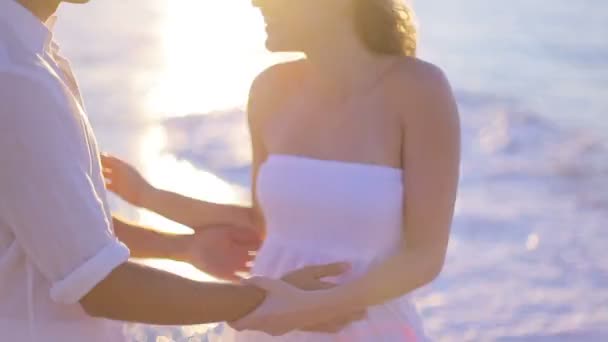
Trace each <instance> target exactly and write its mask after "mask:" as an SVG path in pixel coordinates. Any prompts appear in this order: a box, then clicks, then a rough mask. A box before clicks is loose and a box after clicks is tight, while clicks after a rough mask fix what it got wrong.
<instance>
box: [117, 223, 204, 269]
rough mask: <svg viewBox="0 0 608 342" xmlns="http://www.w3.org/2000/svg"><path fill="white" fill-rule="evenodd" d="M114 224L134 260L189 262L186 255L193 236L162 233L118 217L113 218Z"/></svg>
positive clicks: (119, 237) (118, 235)
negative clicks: (155, 259)
mask: <svg viewBox="0 0 608 342" xmlns="http://www.w3.org/2000/svg"><path fill="white" fill-rule="evenodd" d="M112 224H113V226H114V233H115V234H116V236H117V237H118V239H119V240H120V241H122V242H123V243H124V244H125V245H127V247H129V250H131V256H132V257H134V258H142V259H150V258H157V259H173V260H177V261H188V260H187V259H188V258H187V255H186V254H187V251H188V244H189V243H190V240H192V238H193V236H192V235H174V234H167V233H162V232H159V231H155V230H153V229H151V228H148V227H145V226H142V225H139V224H137V223H133V222H128V221H127V220H125V219H123V218H120V217H117V216H114V217H112Z"/></svg>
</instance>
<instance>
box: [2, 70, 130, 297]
mask: <svg viewBox="0 0 608 342" xmlns="http://www.w3.org/2000/svg"><path fill="white" fill-rule="evenodd" d="M7 84H10V88H8V87H7ZM0 103H1V104H2V106H1V107H0V120H2V126H3V127H2V133H1V135H0V220H2V222H3V223H4V224H6V225H8V226H9V227H10V228H11V230H12V231H13V233H14V235H15V238H16V241H17V243H18V244H19V246H20V247H21V248H22V249H23V250H24V251H25V254H26V256H27V258H28V259H29V260H30V261H31V262H32V263H33V264H34V265H35V267H37V268H38V269H39V271H40V272H41V273H42V274H43V275H44V276H45V277H46V278H47V279H48V280H49V281H50V282H51V284H52V288H51V293H50V296H51V298H52V299H53V300H54V301H56V302H59V303H64V304H73V303H76V302H78V301H79V300H80V299H81V298H82V297H84V296H85V295H86V294H87V293H88V292H90V291H91V290H92V289H93V288H94V287H95V286H96V285H97V284H98V283H99V282H101V281H102V280H103V279H104V278H106V277H107V276H108V275H109V274H110V273H111V272H112V270H114V269H115V268H116V267H118V266H119V265H121V264H123V263H124V262H125V261H126V260H127V259H128V258H129V250H128V249H127V247H126V246H124V245H123V244H122V243H120V242H119V241H118V240H117V238H116V237H115V236H114V234H113V231H112V227H111V222H110V221H109V218H108V217H107V216H106V213H105V210H104V204H103V203H104V202H103V201H102V200H101V197H100V196H105V194H103V193H98V192H99V191H98V189H96V187H95V185H94V184H95V182H94V180H93V177H97V176H99V175H97V176H96V175H91V174H90V172H91V171H90V165H91V164H90V162H91V160H90V159H88V160H87V157H86V153H85V152H84V151H85V149H86V147H87V143H86V140H85V139H86V137H85V135H84V133H83V132H82V129H81V127H82V126H79V121H78V120H79V118H77V117H75V116H74V113H70V112H69V107H67V106H66V108H63V106H62V105H61V104H60V103H59V102H58V101H57V100H56V98H54V97H53V94H51V93H49V92H48V91H46V89H45V88H44V86H43V85H40V84H37V83H36V82H32V81H30V80H28V79H26V78H22V77H17V76H11V75H1V74H0ZM95 158H96V157H95Z"/></svg>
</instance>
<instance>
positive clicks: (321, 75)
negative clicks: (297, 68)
mask: <svg viewBox="0 0 608 342" xmlns="http://www.w3.org/2000/svg"><path fill="white" fill-rule="evenodd" d="M305 54H306V57H307V61H308V64H309V66H310V67H311V71H312V76H313V80H312V82H314V86H315V87H318V88H319V89H320V91H322V92H324V93H329V94H335V95H337V96H340V97H347V96H349V95H351V94H353V93H356V92H357V90H358V89H359V88H360V87H361V85H362V84H365V83H367V82H369V80H370V79H373V78H375V77H376V75H377V74H378V73H380V72H381V70H382V69H384V64H385V63H388V62H389V61H387V58H386V57H383V56H380V55H378V54H375V53H373V52H371V51H369V49H367V48H366V47H365V46H364V45H363V43H362V42H361V41H360V40H359V39H358V37H356V36H355V35H354V34H353V33H350V32H349V33H346V34H342V35H337V36H336V37H334V38H333V39H328V40H326V41H324V42H323V44H319V45H318V47H317V48H314V49H308V51H306V52H305Z"/></svg>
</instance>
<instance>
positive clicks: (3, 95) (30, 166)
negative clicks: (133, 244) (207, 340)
mask: <svg viewBox="0 0 608 342" xmlns="http://www.w3.org/2000/svg"><path fill="white" fill-rule="evenodd" d="M32 98H34V99H36V101H32V100H31V99H32ZM58 101H62V99H61V98H60V97H55V96H54V94H53V93H51V92H50V90H47V89H45V87H44V85H42V84H39V83H37V81H36V80H30V79H27V78H24V77H22V76H19V75H13V74H3V73H1V72H0V103H2V107H1V108H0V119H1V120H2V128H3V134H0V165H2V167H0V194H2V195H1V196H0V217H2V223H3V224H5V225H6V226H7V227H9V228H10V229H11V232H12V233H13V234H14V236H15V243H16V244H17V245H18V246H19V248H21V249H22V250H23V252H24V253H25V254H26V256H27V259H28V261H30V262H31V263H32V264H33V265H34V267H35V268H36V269H37V271H39V272H40V273H41V274H42V276H43V277H44V278H45V279H46V280H48V281H49V283H50V284H51V286H50V287H51V289H50V293H49V297H50V299H52V300H53V301H54V302H56V303H58V304H61V305H79V304H82V306H83V307H84V308H85V310H86V311H87V312H89V313H91V314H93V315H96V316H100V317H107V318H111V319H118V320H130V321H138V322H144V323H156V324H190V323H204V322H209V321H221V320H226V319H234V318H236V317H239V316H241V315H243V314H245V313H246V312H248V311H250V310H251V309H253V308H254V307H255V306H257V305H258V304H259V303H260V302H261V301H262V300H263V299H264V296H265V294H264V292H262V291H260V290H256V289H254V288H251V287H245V286H238V285H230V284H217V285H216V284H203V283H197V282H195V281H190V280H186V279H183V278H180V277H178V276H175V275H172V274H170V273H168V272H163V271H157V270H153V269H150V268H147V267H144V266H139V265H136V264H133V263H129V262H128V258H129V250H128V249H127V247H126V246H125V245H124V244H122V243H121V242H119V241H118V240H117V239H116V237H115V236H114V234H113V232H112V229H111V223H110V222H109V221H108V218H107V217H106V215H105V212H106V211H105V208H104V201H103V200H102V199H101V197H102V196H105V193H103V189H99V187H98V186H97V184H99V183H100V181H101V175H95V174H90V169H89V165H90V163H89V161H88V160H86V156H87V152H88V151H87V150H88V148H87V144H86V142H85V141H82V134H81V133H80V132H78V131H77V129H78V127H80V125H79V123H78V122H77V119H75V118H74V115H73V114H72V113H69V112H66V110H67V109H66V108H68V107H67V106H63V105H61V104H60V103H59V102H58Z"/></svg>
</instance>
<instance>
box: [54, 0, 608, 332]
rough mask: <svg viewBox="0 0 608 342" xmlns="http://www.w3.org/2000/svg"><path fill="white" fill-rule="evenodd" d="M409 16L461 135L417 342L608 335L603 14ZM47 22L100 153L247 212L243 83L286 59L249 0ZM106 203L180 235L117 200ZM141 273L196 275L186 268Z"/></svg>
mask: <svg viewBox="0 0 608 342" xmlns="http://www.w3.org/2000/svg"><path fill="white" fill-rule="evenodd" d="M414 8H415V10H416V12H417V15H418V19H419V23H420V57H421V58H423V59H426V60H429V61H431V62H434V63H436V64H439V65H440V66H441V67H442V68H443V69H444V70H445V71H446V73H447V74H448V76H449V78H450V79H451V81H452V84H453V87H454V89H455V92H456V94H457V97H458V102H459V106H460V110H461V115H462V124H463V126H462V129H463V166H462V168H463V177H462V182H461V187H460V194H459V199H458V204H457V217H456V220H455V224H454V227H453V234H452V239H451V244H450V249H449V258H448V262H447V265H446V268H445V271H444V273H443V274H442V276H441V277H440V278H439V279H438V280H437V281H436V282H435V283H433V284H432V285H431V286H429V287H427V288H424V289H421V290H420V291H418V293H417V296H416V298H417V305H418V307H419V309H420V311H421V313H422V316H423V318H424V321H425V325H426V328H427V330H428V333H429V335H430V337H431V338H432V339H433V340H436V341H608V331H606V330H605V329H606V327H607V326H608V120H606V119H605V117H604V115H606V114H608V41H607V38H606V37H608V26H606V22H608V2H606V1H604V0H578V1H569V0H511V1H502V2H496V1H486V0H467V1H441V0H416V1H415V2H414ZM59 14H60V21H59V23H58V26H57V30H56V39H57V40H58V41H59V43H60V44H61V45H62V51H63V54H65V55H66V56H68V57H70V58H71V60H72V63H73V66H74V68H75V70H76V72H77V74H78V76H79V79H80V84H81V87H82V90H83V92H84V95H85V102H86V105H87V109H88V113H89V115H90V118H91V122H92V124H93V127H94V129H95V131H96V133H97V136H98V139H99V142H100V145H101V147H102V149H103V150H105V151H107V152H111V153H113V154H116V155H118V156H120V157H122V158H125V159H126V160H128V161H130V162H132V163H134V164H135V165H137V166H138V167H139V169H140V170H142V172H143V173H144V174H145V175H146V176H147V177H148V179H149V180H151V182H152V183H153V184H154V185H156V186H159V187H162V188H166V189H172V190H175V191H178V192H181V193H183V194H187V195H190V196H194V197H198V198H203V199H208V200H213V201H218V202H226V203H232V202H246V201H248V197H249V195H248V189H249V162H250V151H249V148H250V147H249V141H248V133H247V129H246V122H245V114H244V113H243V110H242V108H243V106H244V104H245V102H246V99H247V92H248V89H249V85H250V83H251V81H252V80H253V78H254V77H255V75H256V74H257V73H259V72H260V71H262V70H263V69H264V68H265V67H267V66H269V65H271V64H273V63H276V62H278V61H281V60H285V59H288V58H293V57H294V56H293V55H270V54H269V53H267V52H266V51H265V49H264V38H265V37H264V27H263V24H262V20H261V17H260V16H259V15H258V13H257V11H256V10H254V9H253V8H252V7H251V5H250V2H249V1H247V0H230V1H216V0H147V1H135V0H104V1H93V2H92V3H91V4H89V5H87V6H78V7H76V6H64V8H62V9H61V10H60V13H59ZM112 205H113V208H114V209H115V210H116V211H118V212H120V213H122V214H124V215H127V216H129V217H131V218H134V219H139V220H142V221H144V222H146V223H148V224H151V225H153V226H155V227H158V228H162V229H166V230H172V231H176V232H187V229H186V228H184V227H180V226H178V225H176V224H174V223H172V222H168V221H166V220H163V219H161V218H159V217H158V216H155V215H153V214H151V213H148V212H144V211H138V210H135V209H132V208H129V207H128V206H126V205H125V204H124V203H122V202H120V201H119V200H117V199H116V198H112ZM149 263H151V264H153V265H156V266H159V267H163V268H165V269H169V270H172V271H174V272H177V273H179V274H182V275H185V276H188V277H191V278H194V279H207V277H206V276H205V275H204V274H201V273H200V272H198V271H196V270H195V269H193V268H192V267H190V266H189V265H183V264H176V263H170V262H166V261H150V262H149ZM160 309H162V308H159V310H160ZM206 328H207V327H171V328H157V327H148V326H140V325H131V326H129V328H128V330H129V334H130V336H131V337H132V339H133V340H134V341H156V339H157V337H159V336H165V337H166V338H167V340H175V341H186V340H188V338H189V337H192V336H194V337H195V338H196V339H199V340H203V341H205V340H207V339H209V337H208V336H207V337H206V336H204V335H201V334H202V332H204V331H205V329H206ZM196 339H192V340H196Z"/></svg>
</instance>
